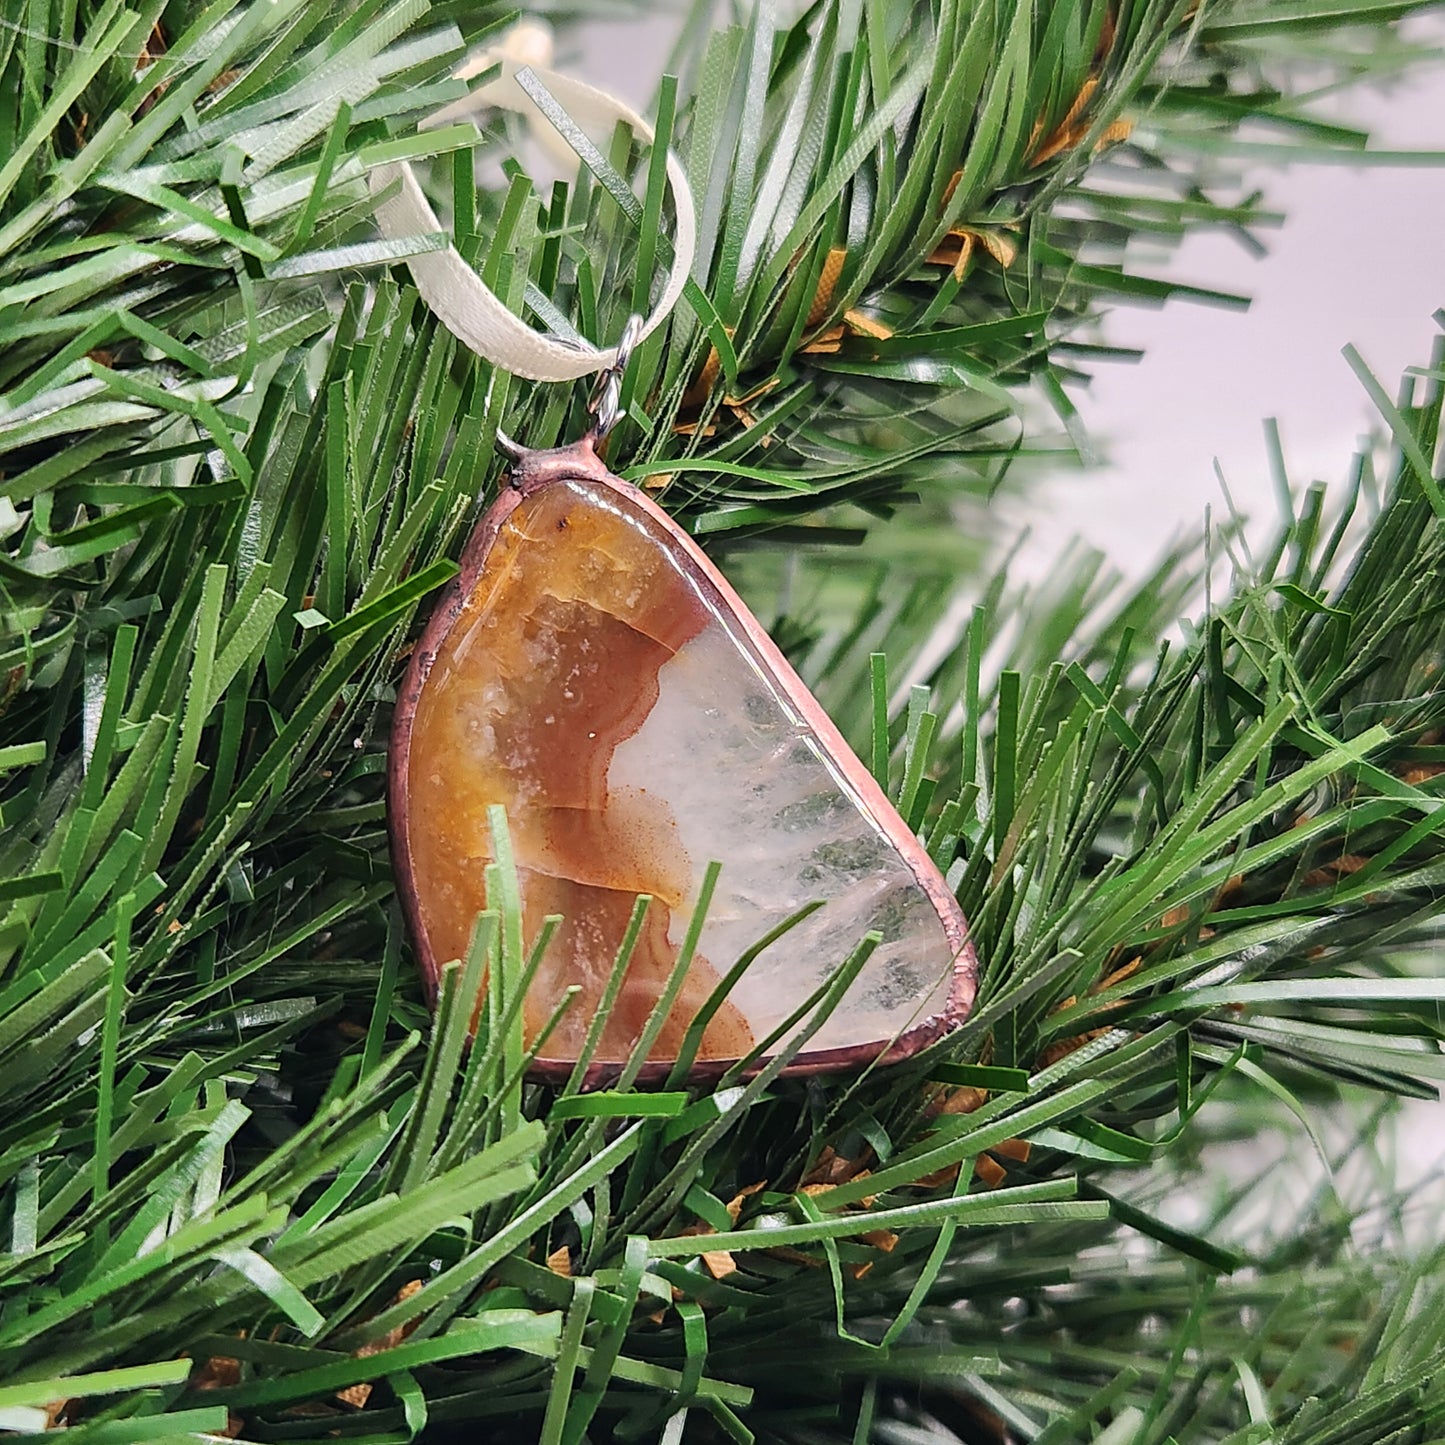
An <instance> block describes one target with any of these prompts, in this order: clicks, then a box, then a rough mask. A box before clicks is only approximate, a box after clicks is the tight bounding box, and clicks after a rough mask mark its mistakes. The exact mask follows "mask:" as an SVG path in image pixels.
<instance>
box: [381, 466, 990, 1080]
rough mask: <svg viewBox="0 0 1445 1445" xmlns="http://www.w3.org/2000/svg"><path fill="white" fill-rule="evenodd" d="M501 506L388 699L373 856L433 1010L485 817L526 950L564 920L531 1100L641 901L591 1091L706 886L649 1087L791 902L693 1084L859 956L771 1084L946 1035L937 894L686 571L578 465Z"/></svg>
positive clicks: (598, 478)
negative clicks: (407, 925) (387, 857)
mask: <svg viewBox="0 0 1445 1445" xmlns="http://www.w3.org/2000/svg"><path fill="white" fill-rule="evenodd" d="M511 480H512V486H511V487H510V488H508V489H507V490H506V491H504V493H503V495H502V497H501V498H500V499H499V501H498V502H497V503H496V504H495V505H494V506H493V507H492V509H491V510H490V511H489V512H488V514H487V516H486V517H485V518H484V519H483V521H482V523H481V525H480V526H479V527H478V530H477V532H476V533H475V534H474V536H473V538H472V541H471V543H470V544H469V546H468V550H467V554H466V556H465V557H464V559H463V565H462V571H461V575H460V576H459V577H458V578H457V581H456V583H455V584H454V585H453V588H452V591H451V593H450V594H449V596H447V597H446V598H444V599H443V602H442V604H441V605H440V607H439V608H438V610H437V614H436V615H435V616H434V618H433V619H432V622H431V624H430V626H429V628H428V629H427V632H426V634H425V635H424V637H423V639H422V641H421V644H420V645H419V647H418V648H417V651H416V653H415V655H414V657H413V661H412V667H411V671H410V673H409V675H408V678H407V682H406V684H405V685H404V687H403V689H402V694H401V697H400V699H399V706H398V720H397V726H396V735H395V739H394V743H393V750H392V759H391V770H392V827H393V835H394V845H395V852H396V857H397V864H398V871H399V874H400V882H401V887H402V895H403V899H404V901H405V903H406V906H407V911H408V914H409V917H410V921H411V924H412V929H413V934H414V938H415V941H416V944H417V950H418V953H419V956H420V961H421V964H422V967H423V970H424V972H425V973H426V975H427V977H428V979H429V981H430V982H431V984H432V987H433V988H434V987H435V981H436V977H437V971H438V968H439V966H440V965H441V964H442V963H444V962H446V961H448V960H450V959H454V958H458V957H460V956H462V955H463V954H464V953H465V952H466V950H467V947H468V943H469V940H470V938H471V934H472V930H473V927H474V925H475V921H476V917H477V915H478V913H479V912H480V911H481V910H482V909H483V908H484V907H485V906H486V902H487V899H486V887H485V871H486V868H487V865H488V864H489V863H490V862H491V861H492V852H491V849H492V844H491V838H490V832H489V828H488V821H487V810H488V807H489V806H491V805H494V804H501V805H503V806H504V807H505V808H506V811H507V819H508V826H509V829H510V832H511V837H512V844H513V850H514V853H515V857H516V861H517V868H518V877H519V883H520V887H521V896H522V902H523V912H524V927H525V929H526V931H527V934H528V936H529V937H530V936H533V935H535V933H536V932H537V930H538V929H539V928H540V927H541V925H542V922H543V920H544V918H546V917H547V916H548V915H549V914H556V915H560V916H561V918H562V920H563V921H562V923H561V925H560V927H559V929H558V931H557V933H556V934H555V936H554V938H553V940H552V942H551V944H550V945H549V947H548V949H547V951H546V954H545V956H544V959H543V962H542V965H541V969H540V971H539V973H538V974H537V976H536V979H535V981H534V983H533V985H532V988H531V990H530V992H529V994H528V996H527V998H526V1000H525V1005H524V1015H525V1019H524V1022H525V1029H526V1033H527V1035H528V1037H529V1038H530V1037H533V1036H535V1034H536V1031H537V1030H538V1029H539V1028H540V1027H541V1026H542V1025H543V1024H544V1023H545V1022H546V1020H547V1019H548V1018H549V1017H550V1016H551V1015H552V1013H553V1011H554V1009H555V1007H556V1005H557V1003H558V1001H559V1000H560V999H561V997H562V996H563V993H564V992H565V990H566V989H567V988H568V987H569V986H570V985H578V986H580V990H581V992H580V995H579V996H578V997H577V998H576V999H574V1001H573V1003H572V1005H571V1006H570V1008H569V1009H568V1010H567V1011H566V1013H565V1014H564V1016H563V1019H562V1022H561V1023H560V1025H559V1027H558V1028H557V1030H556V1031H555V1032H554V1033H553V1034H552V1036H551V1038H550V1039H549V1040H548V1042H547V1045H546V1048H545V1054H546V1059H545V1060H543V1061H542V1062H541V1063H540V1065H539V1070H538V1071H539V1072H540V1073H542V1074H544V1075H546V1074H547V1073H548V1072H549V1071H550V1072H554V1073H555V1072H558V1071H561V1070H563V1069H566V1068H569V1067H570V1065H571V1062H572V1060H574V1059H575V1057H576V1055H577V1052H578V1050H579V1049H580V1048H581V1045H582V1042H583V1039H584V1037H585V1036H586V1033H587V1031H588V1029H589V1027H590V1025H591V1023H592V1020H593V1018H594V1016H595V1014H596V1010H597V1006H598V1003H599V1000H600V998H601V996H602V992H603V989H604V988H605V986H606V984H607V980H608V978H609V975H610V973H611V971H612V968H613V963H614V960H615V957H616V954H617V950H618V946H619V944H620V942H621V940H622V936H623V933H624V931H625V929H626V926H627V923H628V919H629V917H630V915H631V913H632V909H633V905H634V903H635V901H636V898H637V895H639V894H647V895H649V896H650V897H651V899H652V902H651V904H650V906H649V909H648V912H647V914H646V919H645V923H644V926H643V929H642V933H641V936H640V937H639V939H638V942H637V945H636V948H635V950H634V952H633V955H632V960H631V963H630V965H629V967H628V970H627V973H626V977H625V981H624V983H623V985H622V989H621V993H620V995H619V997H618V1000H617V1003H616V1005H615V1007H614V1008H613V1009H612V1011H611V1013H610V1016H609V1018H608V1021H607V1024H606V1027H605V1029H604V1031H603V1034H602V1041H601V1047H600V1049H599V1051H598V1054H597V1066H598V1068H599V1069H600V1070H601V1071H602V1072H603V1073H605V1071H606V1070H607V1068H608V1066H612V1067H613V1068H615V1066H616V1065H617V1064H618V1063H620V1062H621V1061H622V1060H624V1059H625V1058H626V1057H627V1054H628V1052H629V1050H630V1049H631V1047H632V1045H633V1043H634V1042H635V1040H636V1038H637V1037H638V1035H639V1033H640V1032H641V1030H642V1027H643V1025H644V1023H645V1021H646V1019H647V1017H648V1015H649V1013H650V1012H651V1010H652V1008H653V1006H654V1004H655V1003H656V1001H657V998H658V996H659V994H660V992H661V990H662V989H663V988H664V987H665V985H666V983H667V980H668V977H669V976H670V974H671V972H672V969H673V965H674V964H675V962H676V960H677V957H678V950H679V948H680V946H681V945H682V942H683V937H684V934H685V932H686V930H687V926H688V923H689V920H690V918H691V916H692V912H693V909H694V906H695V904H696V902H697V898H698V892H699V888H700V885H701V883H702V879H703V874H704V870H705V869H706V867H707V864H708V862H709V861H710V860H713V859H717V860H719V861H720V862H721V864H722V873H721V876H720V879H719V882H718V887H717V890H716V892H715V894H714V897H713V900H712V903H711V906H710V907H709V909H708V912H707V915H706V921H705V923H704V926H703V930H702V936H701V943H700V946H699V948H698V950H697V953H696V954H695V956H694V958H693V960H692V963H691V965H690V966H689V969H688V971H687V975H686V979H685V982H684V984H683V987H682V990H681V992H680V994H679V996H678V998H677V1000H676V1003H675V1005H674V1007H673V1009H672V1011H671V1013H670V1014H669V1016H668V1018H667V1020H666V1022H665V1024H664V1027H663V1029H662V1031H661V1034H660V1035H659V1037H658V1039H657V1041H656V1044H655V1046H654V1048H653V1051H652V1055H651V1057H652V1059H653V1060H655V1061H658V1064H659V1067H660V1066H662V1065H665V1063H666V1062H667V1061H670V1060H671V1059H673V1058H675V1057H676V1055H677V1053H678V1049H679V1046H680V1044H681V1042H682V1039H683V1036H684V1034H685V1032H686V1030H687V1027H688V1025H689V1023H690V1022H691V1021H692V1019H693V1017H694V1016H695V1014H696V1013H697V1010H698V1009H699V1007H700V1006H701V1005H702V1004H703V1003H704V1002H705V1001H706V1000H707V998H708V996H709V995H710V993H711V992H712V990H713V989H714V988H715V986H716V985H717V982H718V980H719V978H720V977H721V976H722V975H723V974H724V973H726V972H727V970H728V969H729V968H730V967H731V966H732V965H733V963H734V962H735V961H736V960H737V959H738V958H739V957H740V956H741V955H742V954H743V953H744V952H745V951H746V950H747V949H748V948H749V947H751V946H752V945H754V944H756V943H757V941H758V940H759V939H760V938H761V937H762V936H763V935H764V934H765V933H767V931H768V930H769V929H771V928H773V927H775V926H776V925H777V924H778V923H780V922H781V921H783V920H784V919H785V918H787V917H788V916H789V915H790V914H792V913H794V912H795V911H796V910H798V909H799V908H801V907H802V906H804V905H805V904H807V903H809V902H810V901H813V900H821V901H822V906H821V907H820V908H819V909H818V910H817V911H816V912H815V913H813V914H812V915H811V916H809V917H808V918H807V919H805V920H804V921H803V922H802V923H801V924H799V925H798V926H797V927H795V928H794V929H792V930H791V931H790V932H788V933H787V934H785V935H784V936H783V937H782V938H780V939H778V940H776V941H775V942H773V943H772V944H770V945H769V946H768V947H767V948H765V949H764V950H763V951H762V952H761V954H760V955H759V956H758V957H757V958H756V959H755V960H754V962H753V963H752V964H751V966H750V967H749V968H748V969H747V971H746V972H745V973H744V974H743V976H742V978H741V980H740V981H739V982H738V983H737V985H736V986H735V988H734V989H733V991H732V993H731V995H730V996H729V998H728V1000H727V1001H726V1002H725V1003H724V1004H723V1006H722V1007H721V1008H719V1009H718V1010H717V1012H716V1013H715V1015H714V1016H713V1018H712V1019H711V1021H710V1023H709V1025H708V1027H707V1029H706V1032H705V1033H704V1035H703V1040H702V1047H701V1049H700V1052H699V1067H700V1068H701V1069H702V1070H704V1071H705V1070H706V1069H707V1068H708V1067H709V1066H711V1067H712V1068H713V1069H714V1071H715V1070H716V1069H717V1068H718V1067H721V1066H723V1064H724V1063H725V1061H730V1060H735V1059H737V1058H739V1057H740V1056H742V1055H744V1054H747V1053H748V1052H749V1051H750V1050H751V1049H753V1048H754V1046H755V1045H756V1044H757V1043H758V1042H759V1041H761V1040H763V1039H765V1038H766V1037H767V1036H768V1035H769V1034H770V1033H771V1032H772V1031H773V1030H774V1029H775V1028H777V1027H778V1025H780V1024H781V1023H782V1022H783V1021H784V1020H785V1019H786V1018H787V1017H788V1016H789V1015H790V1014H791V1013H792V1012H793V1011H794V1010H795V1009H796V1008H797V1006H798V1005H799V1004H800V1003H801V1002H802V1001H803V1000H804V999H805V998H806V997H807V996H808V994H809V993H811V992H812V991H813V990H814V989H815V988H816V987H817V986H818V985H819V984H820V983H821V982H823V981H824V980H826V979H827V978H828V977H829V975H830V974H831V973H832V972H833V971H834V970H835V969H837V968H838V966H839V965H840V964H841V963H842V962H843V961H844V960H845V959H846V958H847V957H848V955H849V953H850V952H851V951H852V950H853V949H854V947H855V946H856V945H857V944H858V942H859V940H860V939H861V938H862V937H863V935H864V934H865V933H867V932H868V931H869V930H877V931H878V932H880V933H881V934H882V940H883V941H882V943H881V945H880V946H879V947H878V948H877V949H876V950H875V952H874V953H873V955H872V957H871V958H870V959H869V960H868V962H867V964H866V965H865V966H864V968H863V970H862V971H861V973H860V974H859V976H858V978H857V979H856V980H855V981H854V983H853V984H852V985H851V986H850V988H849V989H848V991H847V992H846V993H845V995H844V998H843V1000H842V1002H841V1003H840V1005H839V1006H838V1008H837V1009H836V1010H835V1011H834V1013H833V1014H832V1016H831V1017H830V1018H829V1019H828V1021H827V1022H826V1023H825V1024H824V1026H823V1027H822V1029H821V1030H819V1032H818V1033H817V1034H815V1035H814V1037H813V1038H812V1039H811V1040H810V1041H809V1043H808V1052H807V1053H805V1054H803V1055H801V1056H800V1057H799V1059H798V1060H796V1061H795V1064H794V1067H795V1068H802V1069H810V1068H811V1069H819V1068H833V1067H842V1066H845V1065H847V1064H851V1063H858V1062H864V1061H867V1060H870V1059H874V1058H878V1057H880V1056H881V1057H884V1058H895V1057H902V1056H903V1055H905V1054H907V1053H910V1052H912V1051H913V1050H914V1049H916V1048H918V1047H920V1046H921V1045H922V1044H923V1043H925V1042H927V1041H928V1040H930V1039H932V1038H934V1037H937V1035H938V1034H939V1033H941V1032H942V1031H943V1030H944V1029H945V1028H947V1027H948V1026H949V1025H950V1024H952V1023H954V1022H956V1021H958V1020H959V1019H961V1018H962V1016H963V1015H964V1013H965V1012H966V1011H967V1008H968V1005H969V1003H970V1002H971V1000H972V995H973V980H974V973H975V968H974V961H973V956H972V953H971V950H970V949H969V948H968V945H967V940H966V928H965V924H964V920H963V917H962V915H961V913H960V912H959V909H958V906H957V904H956V902H955V901H954V899H953V896H952V894H951V893H950V891H949V890H948V888H947V885H946V884H945V883H944V881H943V879H942V878H941V877H940V876H939V874H938V872H937V870H936V869H935V868H934V866H933V864H932V862H931V861H930V860H929V859H928V857H927V855H926V853H925V852H924V850H923V849H922V848H921V847H920V846H919V844H918V842H917V840H916V839H915V838H914V837H913V835H912V834H911V833H910V832H909V830H908V828H907V826H906V825H905V824H904V823H903V821H902V820H901V819H900V818H899V816H898V815H897V813H896V812H895V811H894V810H893V808H892V807H891V806H890V804H889V803H888V802H887V800H886V799H885V798H884V796H883V794H882V792H881V791H880V790H879V788H878V787H877V785H876V784H875V783H874V781H873V780H872V778H871V777H870V776H869V775H868V773H867V772H866V770H865V769H864V768H863V767H862V765H861V764H860V763H859V762H858V760H857V759H856V758H855V757H854V756H853V755H852V753H851V752H849V750H848V748H847V745H846V744H845V743H844V742H843V740H842V738H841V737H840V736H839V734H838V732H837V730H836V729H835V728H834V727H833V725H832V723H831V722H829V720H828V719H827V717H826V715H825V714H824V713H823V712H822V710H821V709H820V708H819V707H818V705H817V703H816V702H815V701H814V700H813V699H812V697H811V696H810V695H809V694H808V692H807V689H806V688H805V687H804V686H803V684H802V682H801V681H800V680H799V679H798V677H797V676H796V674H795V673H793V671H792V669H791V668H790V667H789V666H788V664H787V663H786V661H785V660H784V659H783V657H782V656H781V654H780V653H779V652H778V651H777V649H776V647H774V645H773V644H772V642H771V641H770V640H769V639H768V638H767V636H766V634H765V633H764V632H763V631H762V629H761V627H759V625H758V624H757V622H756V621H755V620H754V619H753V618H752V617H751V615H750V614H749V613H748V612H747V610H746V608H745V607H744V606H743V604H742V602H741V601H739V599H738V598H737V596H736V594H734V593H733V592H732V590H731V588H729V587H728V585H727V583H726V582H725V581H724V580H723V579H722V577H721V576H720V575H719V574H718V573H717V572H716V570H715V569H714V568H713V567H712V565H711V564H710V563H709V562H708V561H707V560H706V558H705V557H703V555H702V553H701V552H699V551H698V549H697V548H696V547H695V546H694V544H693V543H692V542H691V540H690V539H688V538H687V537H686V535H685V534H684V533H682V532H681V531H680V530H679V529H678V528H677V527H676V526H675V525H674V524H673V523H672V522H671V521H670V520H669V519H668V518H667V517H666V515H665V514H664V513H663V512H662V511H661V510H660V509H659V508H658V507H656V506H655V505H654V504H653V503H652V502H651V501H649V500H648V499H647V498H646V497H644V496H643V495H642V493H640V492H639V491H637V490H636V489H635V488H633V487H631V486H629V485H628V484H627V483H625V482H622V481H620V480H619V479H617V478H615V477H613V476H611V475H610V474H609V473H608V472H607V471H606V469H605V467H604V466H603V465H602V463H601V462H600V461H599V460H598V459H597V458H596V455H595V453H594V452H593V451H592V449H591V447H590V446H589V445H587V444H586V443H583V444H580V445H579V446H577V447H572V448H566V449H563V450H561V451H558V452H542V453H527V454H524V456H523V458H522V460H521V461H520V462H519V463H518V464H517V465H516V466H515V467H514V469H513V474H512V478H511ZM654 1072H656V1071H655V1070H654Z"/></svg>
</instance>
